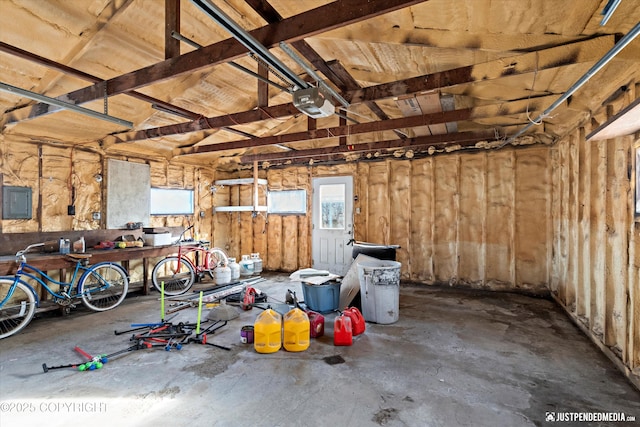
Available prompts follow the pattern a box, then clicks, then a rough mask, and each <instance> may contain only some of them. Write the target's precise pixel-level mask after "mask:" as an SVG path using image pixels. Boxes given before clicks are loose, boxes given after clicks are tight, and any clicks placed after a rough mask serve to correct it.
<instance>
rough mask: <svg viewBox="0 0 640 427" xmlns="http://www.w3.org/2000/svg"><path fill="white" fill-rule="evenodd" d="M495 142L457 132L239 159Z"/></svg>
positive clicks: (488, 136)
mask: <svg viewBox="0 0 640 427" xmlns="http://www.w3.org/2000/svg"><path fill="white" fill-rule="evenodd" d="M489 140H490V141H493V140H495V133H494V132H493V131H485V132H457V133H453V134H439V135H427V136H420V137H416V138H407V139H404V140H401V139H390V140H386V141H378V142H370V143H361V144H354V145H336V146H333V147H325V148H310V149H307V150H296V151H294V152H292V151H287V152H281V153H267V154H253V155H244V156H242V157H241V162H242V163H253V162H254V161H260V162H263V161H274V160H291V159H294V158H316V157H328V156H333V155H336V154H341V155H344V154H349V153H357V152H364V151H376V150H392V149H400V148H404V149H410V148H415V147H421V148H423V149H424V148H428V147H434V148H435V149H444V148H446V147H447V146H449V145H451V144H457V145H460V146H470V145H475V144H477V143H478V142H480V141H489Z"/></svg>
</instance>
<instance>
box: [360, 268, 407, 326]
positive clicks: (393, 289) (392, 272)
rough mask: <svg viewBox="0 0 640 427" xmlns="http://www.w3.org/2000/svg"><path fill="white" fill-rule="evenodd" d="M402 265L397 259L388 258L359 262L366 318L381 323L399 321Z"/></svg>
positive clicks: (361, 293) (363, 314) (363, 308)
mask: <svg viewBox="0 0 640 427" xmlns="http://www.w3.org/2000/svg"><path fill="white" fill-rule="evenodd" d="M401 266H402V264H400V263H399V262H397V261H386V260H378V261H362V262H359V263H358V279H359V280H360V299H361V302H362V316H363V317H364V320H366V321H368V322H374V323H381V324H388V323H394V322H397V321H398V317H399V315H400V267H401Z"/></svg>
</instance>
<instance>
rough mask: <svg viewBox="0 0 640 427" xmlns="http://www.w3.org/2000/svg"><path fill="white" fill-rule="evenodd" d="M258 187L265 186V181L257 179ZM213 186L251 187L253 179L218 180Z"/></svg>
mask: <svg viewBox="0 0 640 427" xmlns="http://www.w3.org/2000/svg"><path fill="white" fill-rule="evenodd" d="M256 181H257V183H258V185H267V180H266V179H261V178H259V179H257V180H256ZM213 185H253V178H237V179H219V180H216V181H213Z"/></svg>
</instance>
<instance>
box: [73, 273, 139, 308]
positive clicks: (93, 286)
mask: <svg viewBox="0 0 640 427" xmlns="http://www.w3.org/2000/svg"><path fill="white" fill-rule="evenodd" d="M128 290H129V279H128V278H127V272H126V271H125V270H124V268H122V267H120V266H119V265H118V264H113V263H110V262H101V263H98V264H95V265H92V266H91V267H89V270H88V271H87V272H85V273H84V275H83V276H82V277H81V278H80V282H79V284H78V293H79V294H80V296H81V297H82V302H83V303H84V305H86V306H87V307H88V308H90V309H91V310H93V311H106V310H111V309H112V308H115V307H117V306H118V305H120V303H121V302H122V301H124V299H125V297H126V296H127V291H128Z"/></svg>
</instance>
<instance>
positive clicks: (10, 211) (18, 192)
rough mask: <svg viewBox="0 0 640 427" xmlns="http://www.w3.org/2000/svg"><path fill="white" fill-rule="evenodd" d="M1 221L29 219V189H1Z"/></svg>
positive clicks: (9, 187) (4, 187)
mask: <svg viewBox="0 0 640 427" xmlns="http://www.w3.org/2000/svg"><path fill="white" fill-rule="evenodd" d="M2 219H31V187H12V186H3V187H2Z"/></svg>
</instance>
